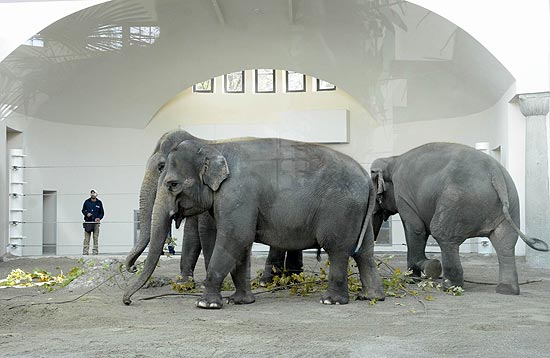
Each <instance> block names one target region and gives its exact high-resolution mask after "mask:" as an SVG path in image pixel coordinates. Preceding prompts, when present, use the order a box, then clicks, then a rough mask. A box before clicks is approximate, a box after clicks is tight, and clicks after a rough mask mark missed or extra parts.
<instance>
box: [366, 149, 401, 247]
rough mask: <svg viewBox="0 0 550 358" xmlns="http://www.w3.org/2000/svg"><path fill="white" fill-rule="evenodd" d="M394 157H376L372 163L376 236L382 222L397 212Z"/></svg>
mask: <svg viewBox="0 0 550 358" xmlns="http://www.w3.org/2000/svg"><path fill="white" fill-rule="evenodd" d="M392 170H393V158H381V159H376V160H375V161H374V162H373V163H372V165H371V170H370V172H371V179H372V182H373V184H374V187H375V190H376V205H375V207H374V213H373V229H374V237H375V238H376V237H377V236H378V233H379V232H380V227H381V226H382V222H383V221H386V220H388V218H389V217H390V216H391V215H394V214H397V206H396V204H395V194H394V188H393V182H392Z"/></svg>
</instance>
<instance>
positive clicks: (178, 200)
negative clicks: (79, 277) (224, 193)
mask: <svg viewBox="0 0 550 358" xmlns="http://www.w3.org/2000/svg"><path fill="white" fill-rule="evenodd" d="M228 176H229V167H228V166H227V162H226V160H225V158H224V156H223V155H221V154H220V153H219V152H218V151H217V150H216V149H215V148H214V147H212V146H209V145H204V142H201V141H197V140H189V141H183V142H182V143H181V144H179V145H178V146H177V148H176V149H175V150H173V151H172V152H171V153H170V154H169V155H168V158H167V160H166V167H165V170H164V171H163V173H162V174H161V176H160V180H159V183H158V188H157V190H156V192H157V195H156V198H155V202H154V206H153V213H152V215H151V231H150V233H151V238H150V241H151V242H150V245H149V254H148V255H147V260H146V261H145V265H144V268H143V271H142V273H141V275H140V276H139V277H138V278H137V280H136V281H135V282H134V284H132V285H131V286H130V287H129V288H128V290H127V291H126V293H125V294H124V298H123V302H124V303H125V304H126V305H129V304H130V303H131V300H130V298H131V296H132V295H133V294H134V293H135V292H136V291H137V290H139V289H140V288H141V287H142V286H143V285H144V284H145V283H146V282H147V280H148V279H149V278H150V277H151V275H152V273H153V271H154V270H155V267H156V265H157V263H158V260H159V258H160V255H161V253H162V248H163V246H164V242H165V239H166V233H167V232H168V229H169V228H170V225H171V222H172V220H174V221H175V222H176V227H179V226H180V224H181V222H182V220H183V219H184V218H185V217H188V216H194V215H198V214H201V213H203V212H205V211H207V210H209V209H210V208H211V207H212V204H213V193H214V192H215V191H217V190H218V189H219V188H220V185H221V183H222V182H223V181H224V180H225V179H226V178H227V177H228Z"/></svg>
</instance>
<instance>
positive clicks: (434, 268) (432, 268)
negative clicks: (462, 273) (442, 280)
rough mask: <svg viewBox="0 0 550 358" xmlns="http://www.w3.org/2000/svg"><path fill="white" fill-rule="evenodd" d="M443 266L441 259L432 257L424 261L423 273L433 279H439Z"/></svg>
mask: <svg viewBox="0 0 550 358" xmlns="http://www.w3.org/2000/svg"><path fill="white" fill-rule="evenodd" d="M441 272H442V268H441V262H439V260H435V259H431V260H426V261H424V262H423V263H422V273H423V274H424V275H425V276H426V277H427V278H431V279H438V278H439V277H440V276H441Z"/></svg>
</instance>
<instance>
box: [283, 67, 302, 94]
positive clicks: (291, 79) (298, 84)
mask: <svg viewBox="0 0 550 358" xmlns="http://www.w3.org/2000/svg"><path fill="white" fill-rule="evenodd" d="M286 91H287V92H305V91H306V75H304V74H301V73H298V72H294V71H286Z"/></svg>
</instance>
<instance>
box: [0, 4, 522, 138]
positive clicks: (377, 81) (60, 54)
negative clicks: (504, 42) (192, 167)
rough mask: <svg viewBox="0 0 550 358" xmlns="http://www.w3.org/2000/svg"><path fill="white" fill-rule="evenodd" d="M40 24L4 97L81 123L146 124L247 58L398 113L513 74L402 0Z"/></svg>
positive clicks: (424, 113)
mask: <svg viewBox="0 0 550 358" xmlns="http://www.w3.org/2000/svg"><path fill="white" fill-rule="evenodd" d="M392 3H393V4H392ZM151 27H152V28H153V29H154V31H153V32H154V33H155V35H154V36H152V37H147V36H142V35H139V34H136V32H139V31H140V29H147V28H149V29H150V28H151ZM157 30H158V36H157V35H156V33H157ZM40 35H41V37H42V38H43V39H44V41H45V42H44V43H45V46H44V47H30V46H20V47H19V48H17V49H16V50H15V51H14V52H13V53H11V54H10V55H9V56H8V57H7V58H6V59H5V60H4V61H3V62H2V63H1V64H0V103H9V104H13V105H14V106H17V110H16V111H17V112H20V113H23V114H28V115H30V116H33V117H37V118H41V119H45V120H50V121H57V122H64V123H74V124H88V125H99V126H113V127H128V128H143V127H145V126H146V125H147V123H148V122H149V121H150V119H151V118H152V116H153V115H154V113H156V111H157V110H158V109H159V108H160V107H161V106H162V105H163V104H164V103H166V102H167V101H169V100H170V99H171V98H172V97H173V96H175V95H176V94H178V93H179V92H181V91H182V90H184V89H186V88H188V87H190V86H191V85H193V84H194V83H196V82H199V81H202V80H204V79H206V78H210V77H214V76H218V75H221V74H224V73H228V72H232V71H235V70H240V69H247V68H277V69H291V70H295V71H299V72H302V73H306V74H309V75H312V76H315V77H319V78H322V79H325V80H327V81H329V82H331V83H334V84H335V85H337V86H338V87H340V88H342V89H343V90H345V91H347V92H348V93H349V94H350V95H351V96H353V97H354V98H356V99H357V100H358V101H359V102H360V103H361V104H363V105H364V106H365V108H367V109H368V110H369V111H370V112H371V113H372V114H373V116H375V117H376V118H378V119H380V120H384V119H393V120H396V121H411V120H422V119H438V118H449V117H458V116H463V115H468V114H472V113H476V112H479V111H482V110H484V109H487V108H489V107H491V106H492V105H493V104H494V103H496V101H497V100H498V99H499V98H500V97H501V96H502V95H503V94H504V92H505V91H506V90H507V89H508V88H509V87H510V85H511V84H512V83H513V81H514V79H513V77H512V75H510V73H509V72H508V71H507V70H506V69H505V68H504V67H503V66H502V65H501V64H500V63H499V62H498V61H497V60H496V59H495V58H494V56H492V55H491V54H490V53H489V52H488V51H487V50H486V49H485V48H484V47H483V46H481V45H480V44H479V43H478V42H477V41H476V40H475V39H473V38H472V37H471V36H470V35H468V34H467V33H465V32H464V31H462V30H461V29H460V28H458V27H457V26H456V25H454V24H452V23H450V22H449V21H447V20H445V19H444V18H442V17H440V16H438V15H436V14H434V13H432V12H429V11H428V10H426V9H424V8H422V7H419V6H417V5H414V4H411V3H409V2H405V1H404V2H393V1H385V0H364V1H354V0H342V1H338V2H336V1H330V0H324V1H318V0H288V1H269V0H262V1H258V0H239V1H230V2H229V1H222V0H211V1H204V0H186V1H181V0H162V1H160V0H159V1H157V0H114V1H110V2H106V3H103V4H99V5H96V6H93V7H90V8H88V9H84V10H82V11H79V12H77V13H74V14H71V15H69V16H67V17H65V18H63V19H61V20H59V21H57V22H56V23H54V24H52V25H50V26H48V27H47V28H45V29H44V30H42V31H41V32H40Z"/></svg>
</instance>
